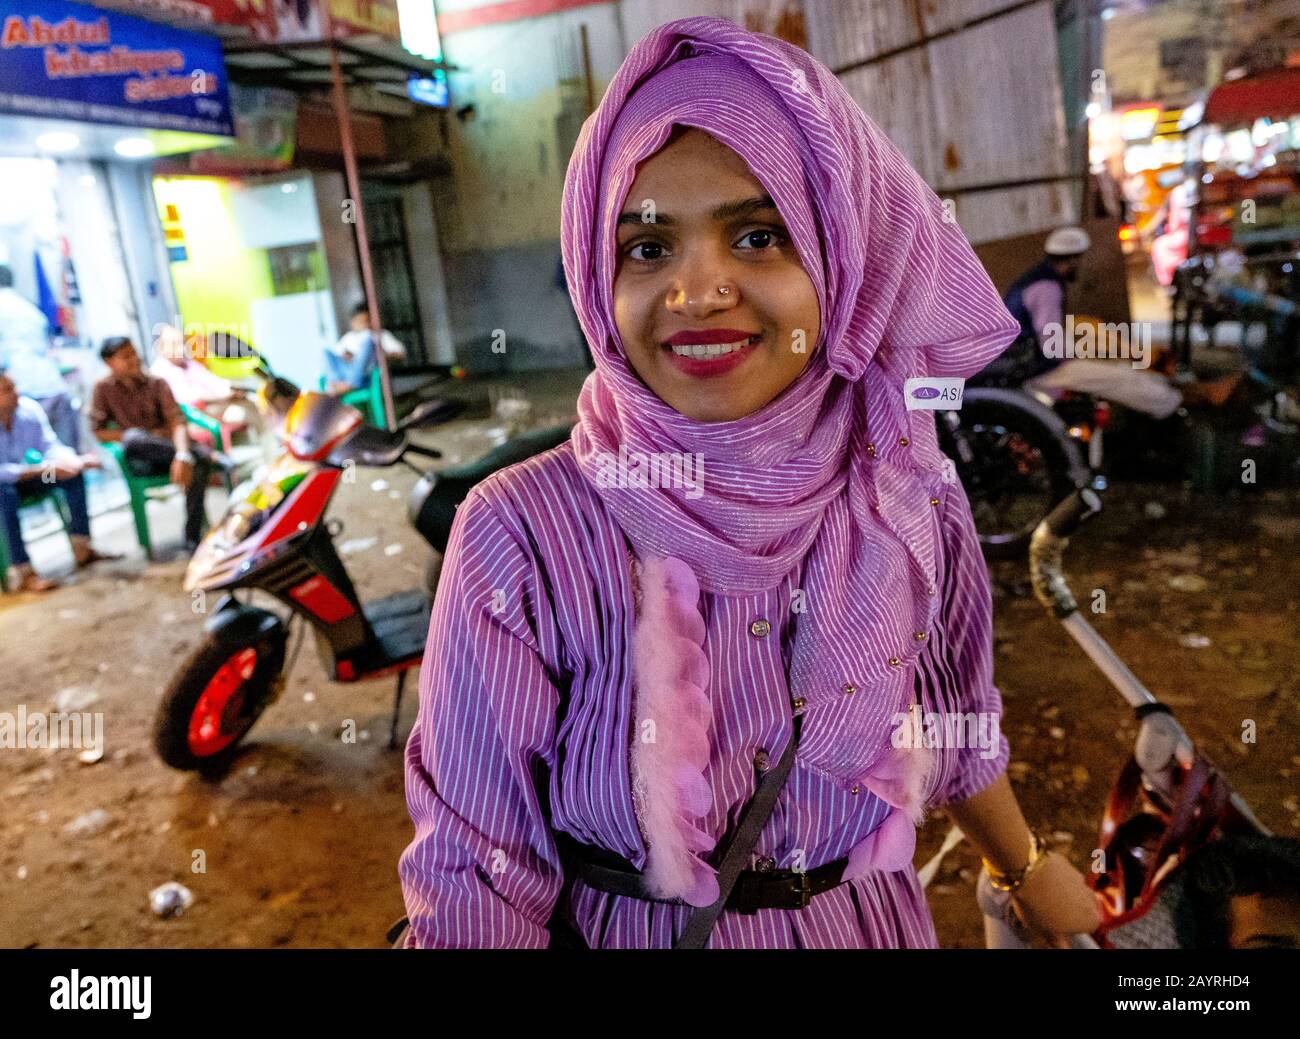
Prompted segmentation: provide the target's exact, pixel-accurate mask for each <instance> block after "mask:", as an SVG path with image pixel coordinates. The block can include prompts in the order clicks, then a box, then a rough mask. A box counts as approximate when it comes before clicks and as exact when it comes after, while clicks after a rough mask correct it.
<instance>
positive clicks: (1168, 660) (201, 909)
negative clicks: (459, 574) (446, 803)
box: [0, 374, 1300, 947]
mask: <svg viewBox="0 0 1300 1039" xmlns="http://www.w3.org/2000/svg"><path fill="white" fill-rule="evenodd" d="M580 377H581V376H580V374H579V375H576V376H571V377H569V378H568V381H565V379H559V380H558V381H555V382H552V383H545V381H544V380H543V382H532V383H530V385H529V392H530V394H536V393H538V392H540V391H542V390H546V389H547V388H548V387H549V389H551V390H554V391H555V395H556V398H557V399H559V398H562V397H563V396H564V394H565V393H569V392H571V390H572V388H573V387H574V386H575V385H576V380H578V379H580ZM569 399H570V400H571V399H572V398H571V397H570V398H569ZM482 410H483V411H486V409H482ZM537 417H538V416H537V415H534V418H537ZM501 432H502V430H501V429H500V423H499V422H497V421H495V420H493V419H491V418H488V419H486V420H472V419H471V420H462V421H458V422H457V423H454V424H452V425H449V426H446V427H441V428H440V429H438V430H436V431H432V432H430V433H428V434H424V435H422V437H421V439H422V440H424V441H425V442H427V443H432V444H436V445H438V446H440V447H443V448H444V449H445V450H447V451H448V452H449V458H451V459H452V460H454V459H456V458H464V459H468V458H470V457H473V456H474V455H475V454H476V453H478V452H479V451H481V450H483V449H485V447H486V446H488V445H489V444H491V443H492V442H493V439H494V436H495V437H499V436H500V435H501ZM414 479H415V477H414V475H413V474H411V473H410V472H409V471H406V470H403V469H401V468H396V469H389V470H383V471H377V470H358V478H357V480H356V481H355V483H353V484H351V485H343V486H341V488H340V490H339V493H338V497H337V499H336V502H335V504H334V506H333V507H332V510H331V514H332V515H333V516H335V517H337V518H338V519H340V520H341V521H342V522H343V524H344V530H343V532H342V533H341V534H340V535H339V538H338V542H339V543H340V544H341V545H343V546H344V549H345V552H346V554H345V560H346V562H347V564H348V565H349V567H350V569H351V570H352V573H353V575H354V578H355V580H356V581H357V584H358V587H359V590H360V591H361V593H362V596H363V598H364V597H371V596H377V595H381V594H385V593H387V592H392V591H398V590H401V589H403V588H408V587H414V586H415V585H416V583H417V582H418V580H419V574H420V570H421V568H422V566H423V564H424V561H425V558H426V555H427V548H426V547H425V546H424V545H423V542H421V541H420V539H419V538H418V536H417V535H415V533H414V532H413V531H412V530H411V529H410V528H409V527H408V526H407V523H406V518H405V499H406V495H407V492H408V490H409V488H410V487H411V485H412V484H413V482H414ZM1150 503H1157V504H1158V505H1159V506H1161V507H1162V508H1163V509H1164V510H1165V514H1164V516H1163V517H1162V518H1159V519H1153V518H1151V517H1150V515H1149V512H1148V510H1149V509H1151V506H1150ZM1298 504H1300V501H1298V500H1297V497H1296V496H1295V495H1283V494H1272V495H1270V494H1266V493H1260V494H1255V495H1252V496H1250V497H1249V498H1246V499H1243V500H1241V501H1227V500H1223V499H1213V500H1211V499H1194V498H1191V497H1187V496H1185V495H1184V494H1183V492H1181V491H1179V490H1176V489H1171V488H1169V487H1143V486H1135V485H1125V486H1120V487H1116V488H1114V489H1113V490H1112V491H1111V492H1110V493H1109V495H1108V496H1107V500H1106V511H1105V512H1104V513H1103V515H1102V516H1101V517H1099V519H1098V520H1097V521H1096V522H1095V523H1094V524H1093V525H1092V526H1090V527H1089V528H1088V529H1087V530H1086V531H1085V532H1084V533H1082V534H1080V535H1079V537H1078V538H1077V539H1076V541H1077V544H1076V546H1075V550H1074V551H1072V552H1071V554H1070V557H1069V570H1070V573H1071V574H1072V576H1073V578H1074V582H1075V587H1076V590H1077V591H1078V592H1080V598H1081V599H1085V601H1089V602H1090V601H1091V597H1092V595H1093V589H1102V590H1104V591H1105V593H1106V612H1105V613H1102V614H1096V615H1093V614H1089V618H1090V619H1091V620H1092V621H1093V623H1094V624H1095V625H1096V626H1097V628H1098V629H1099V630H1100V631H1101V632H1102V633H1103V634H1104V635H1105V637H1106V638H1108V639H1109V640H1110V641H1111V643H1112V645H1113V646H1114V648H1115V649H1116V650H1117V651H1118V652H1119V653H1120V655H1121V656H1122V657H1123V658H1124V659H1125V660H1126V661H1127V662H1128V664H1129V665H1130V667H1132V668H1133V670H1134V671H1135V672H1136V673H1137V674H1138V675H1139V676H1140V677H1142V678H1143V679H1144V680H1145V681H1146V682H1147V683H1148V684H1149V686H1150V687H1151V689H1152V690H1153V691H1154V692H1156V693H1157V694H1158V695H1159V696H1160V697H1161V698H1162V699H1164V700H1166V701H1167V702H1168V703H1170V704H1171V705H1173V706H1174V707H1175V708H1176V710H1177V711H1178V713H1179V715H1180V716H1181V718H1182V719H1183V721H1184V724H1185V725H1186V726H1187V727H1188V729H1189V730H1190V732H1191V733H1192V735H1193V736H1194V738H1196V739H1197V740H1198V741H1199V742H1200V743H1201V744H1202V746H1203V747H1204V748H1205V749H1206V750H1207V752H1208V753H1209V754H1210V755H1211V756H1212V758H1213V759H1215V760H1216V761H1218V762H1219V763H1220V764H1222V765H1223V766H1224V767H1225V768H1226V770H1227V771H1228V773H1229V775H1230V776H1231V778H1232V780H1233V781H1234V783H1235V784H1236V786H1237V788H1238V789H1239V790H1240V791H1241V792H1242V793H1243V795H1244V796H1245V797H1246V799H1247V801H1248V802H1249V803H1250V804H1251V805H1252V807H1253V808H1254V809H1255V810H1256V812H1257V814H1258V815H1259V816H1260V817H1261V818H1262V819H1263V820H1264V822H1266V823H1267V824H1269V825H1270V826H1272V827H1273V828H1274V829H1275V830H1276V831H1277V832H1279V833H1282V834H1288V835H1292V836H1300V805H1298V804H1297V790H1298V789H1300V784H1298V783H1297V778H1296V777H1297V775H1300V713H1298V712H1297V707H1300V666H1298V665H1300V649H1298V648H1297V645H1298V641H1300V640H1298V639H1297V635H1298V631H1297V628H1298V624H1297V621H1298V618H1300V614H1298V610H1300V591H1298V590H1297V589H1300V558H1298V557H1297V552H1296V545H1297V543H1298V542H1300V518H1297V517H1298V515H1300V510H1298V509H1297V505H1298ZM170 507H172V508H173V509H175V508H178V505H173V506H170ZM1151 511H1155V510H1151ZM158 514H159V516H162V510H161V509H160V510H159V513H158ZM158 522H159V526H160V529H164V530H167V529H170V527H168V526H167V524H168V523H170V524H171V526H173V527H175V528H176V530H175V531H174V532H173V534H174V535H177V534H179V513H178V512H177V514H176V515H175V516H170V515H169V516H167V517H164V518H162V519H160V520H159V521H158ZM128 543H129V541H128ZM349 543H351V544H349ZM122 547H125V546H122ZM183 568H184V565H183V563H181V562H179V561H173V562H170V563H161V564H153V565H149V566H146V565H145V564H144V562H143V560H140V559H139V558H138V553H136V556H135V558H132V559H128V560H124V561H123V562H120V563H113V564H100V565H99V567H98V568H96V569H95V570H94V571H92V572H88V573H86V574H82V575H79V576H77V577H75V578H73V579H72V580H71V583H70V584H69V585H68V586H67V587H65V588H63V589H61V590H59V591H57V592H54V593H52V594H49V595H46V596H43V597H39V598H36V597H32V596H16V595H11V596H4V597H0V711H10V712H13V711H16V710H17V708H18V706H19V705H20V704H24V705H26V707H27V709H28V710H29V711H44V710H53V709H54V703H55V697H56V696H57V695H59V694H60V693H62V694H63V696H64V697H65V701H66V699H67V698H73V699H75V698H77V697H80V698H82V699H83V700H87V701H90V702H89V703H88V704H87V705H86V706H84V707H82V708H80V709H83V710H91V711H102V712H103V714H104V716H105V753H104V756H103V758H102V760H100V761H98V762H97V763H93V764H86V763H82V762H81V761H80V760H79V758H78V754H77V751H75V750H68V749H64V750H55V751H46V750H7V751H4V752H2V753H0V946H6V947H14V946H17V947H24V946H44V947H48V946H63V947H68V946H71V947H114V946H159V947H171V946H176V947H250V946H251V947H258V946H324V947H348V946H361V947H366V946H370V947H374V946H378V945H381V944H382V943H383V934H384V931H385V929H386V928H387V927H388V925H389V924H390V923H391V922H392V921H393V920H395V919H396V918H397V917H399V916H400V915H401V914H402V899H401V893H400V890H399V887H398V883H397V877H396V868H395V867H396V861H397V857H398V855H399V853H400V852H401V850H402V848H403V847H404V846H405V844H406V843H407V841H408V840H409V836H410V822H409V819H408V817H407V814H406V808H405V804H404V801H403V797H402V767H401V755H400V752H393V751H389V750H388V749H387V747H386V739H387V731H388V716H389V712H390V709H391V704H392V683H391V681H390V680H381V681H376V682H371V683H366V684H360V685H340V684H335V683H331V682H327V681H325V680H324V678H323V672H322V670H321V668H320V665H319V663H318V662H317V660H316V658H315V655H314V652H313V650H312V647H311V645H310V644H308V645H305V646H304V647H303V651H302V653H301V654H300V655H299V657H298V659H297V662H296V665H295V666H294V668H293V671H292V673H291V674H290V676H289V679H288V683H287V686H286V688H285V690H284V692H283V694H282V696H281V698H280V700H279V701H278V702H277V703H276V704H275V705H273V706H272V707H271V708H270V709H269V710H268V711H267V712H266V714H265V715H263V717H262V718H261V720H260V721H259V722H258V724H257V726H256V728H255V729H254V730H253V732H252V734H251V736H250V739H249V745H248V747H247V750H246V752H245V753H244V754H243V755H242V757H241V758H240V759H239V760H238V761H237V762H236V764H235V765H234V767H233V768H232V769H231V771H230V772H229V774H228V775H227V776H226V777H225V778H224V779H222V780H220V781H219V782H214V781H208V780H204V779H201V778H198V777H196V776H193V775H186V774H179V773H176V772H173V771H171V770H169V769H168V768H166V767H165V766H164V765H162V764H161V763H160V762H159V761H158V760H157V758H156V757H155V756H154V754H153V751H152V749H151V746H150V743H149V737H150V730H151V724H152V717H153V713H154V710H155V706H156V704H157V702H158V699H159V697H160V696H161V694H162V690H163V688H164V686H165V684H166V682H167V680H168V678H169V676H170V673H171V672H172V670H173V669H174V668H175V667H176V665H177V664H178V662H179V661H180V660H181V659H182V658H183V657H184V656H185V655H186V654H188V653H189V652H190V650H191V649H192V648H193V646H194V645H196V643H197V642H198V639H199V637H200V630H201V623H202V620H203V618H202V617H201V616H198V615H196V614H194V613H193V612H192V611H191V599H190V597H189V596H188V595H187V594H186V593H184V592H183V591H182V590H181V586H180V581H181V575H182V573H183ZM1189 578H1190V579H1189ZM1197 578H1198V579H1199V580H1197ZM994 579H995V608H996V612H997V623H996V633H995V638H996V679H997V682H998V685H999V687H1000V688H1001V690H1002V694H1003V697H1004V701H1005V719H1004V730H1005V731H1006V733H1007V735H1008V738H1009V740H1010V742H1011V747H1012V765H1011V769H1010V772H1011V776H1012V781H1013V783H1014V785H1015V789H1016V791H1017V793H1018V795H1019V797H1020V799H1021V803H1022V805H1023V806H1024V809H1025V812H1026V815H1027V816H1028V817H1029V819H1030V822H1031V823H1032V824H1034V825H1036V826H1040V827H1043V828H1045V829H1046V830H1047V831H1049V832H1055V833H1056V838H1057V840H1058V842H1059V844H1060V846H1061V847H1063V848H1064V849H1066V850H1067V851H1068V852H1069V853H1070V855H1071V857H1072V858H1073V860H1074V861H1075V863H1076V864H1077V865H1081V866H1082V865H1084V864H1085V863H1086V860H1087V855H1088V853H1089V852H1090V850H1091V849H1092V847H1093V846H1094V843H1095V841H1096V832H1097V825H1098V821H1099V818H1100V812H1101V809H1102V806H1103V804H1104V801H1105V797H1106V793H1107V791H1108V789H1109V786H1110V784H1111V782H1112V780H1113V778H1114V776H1115V774H1116V772H1117V770H1118V768H1119V766H1120V764H1121V763H1122V761H1123V758H1124V756H1125V754H1126V753H1127V749H1128V748H1129V747H1130V746H1131V743H1132V739H1133V736H1134V733H1135V731H1136V727H1135V725H1134V723H1133V722H1132V721H1131V720H1129V712H1128V711H1127V709H1126V708H1125V707H1124V706H1123V705H1122V703H1121V702H1120V701H1119V699H1118V697H1117V695H1116V694H1115V693H1114V692H1113V691H1112V690H1111V689H1110V687H1109V686H1108V685H1107V684H1106V682H1105V680H1104V679H1103V678H1102V677H1101V676H1100V674H1099V673H1097V672H1096V671H1095V670H1094V669H1093V668H1092V666H1091V665H1090V664H1089V663H1088V661H1087V659H1086V658H1085V657H1084V656H1083V654H1082V652H1081V651H1080V650H1079V649H1078V648H1077V647H1076V646H1075V645H1074V644H1073V642H1072V641H1071V640H1070V639H1069V638H1068V636H1067V635H1066V633H1065V632H1064V630H1063V629H1062V628H1060V627H1059V626H1058V625H1057V624H1056V623H1055V622H1054V621H1052V620H1051V619H1050V618H1048V617H1047V616H1046V615H1045V614H1044V613H1043V611H1042V609H1041V608H1040V607H1039V606H1038V605H1037V603H1036V602H1035V601H1034V600H1033V598H1032V596H1030V595H1029V593H1028V587H1027V583H1026V581H1025V574H1024V573H1023V572H1022V570H1021V568H1019V567H1017V566H1015V565H1011V564H999V565H998V566H996V567H995V568H994ZM1085 597H1086V598H1085ZM1191 636H1200V637H1199V638H1191ZM1180 640H1181V641H1180ZM1207 640H1208V641H1207ZM307 641H308V643H310V641H311V640H310V638H309V639H308V640H307ZM411 688H412V690H413V688H414V685H413V684H412V686H411ZM70 691H71V692H70ZM414 713H415V703H414V695H413V694H412V695H410V696H408V697H407V702H406V704H405V707H404V710H403V715H402V733H403V736H404V735H405V733H406V732H407V731H408V730H409V726H410V724H411V721H412V719H413V717H414ZM348 719H351V720H353V721H355V723H356V728H357V730H358V733H359V739H358V741H357V742H356V743H352V744H347V743H343V742H341V741H340V739H339V732H340V730H341V728H342V726H343V725H344V722H345V720H348ZM1246 719H1253V720H1254V721H1255V722H1256V723H1257V728H1258V742H1257V743H1255V744H1245V743H1243V742H1242V740H1241V732H1242V724H1243V721H1244V720H1246ZM92 813H95V814H92ZM70 824H73V825H71V827H70ZM947 829H948V823H947V821H946V820H945V819H944V818H943V817H942V816H939V815H936V816H935V817H934V818H932V819H931V821H930V822H929V824H928V825H927V827H926V829H925V831H924V833H923V835H922V840H921V847H920V848H919V849H918V855H917V864H918V865H920V864H921V863H922V862H924V861H925V860H926V859H927V858H929V856H930V854H931V853H932V852H933V851H934V850H935V849H936V848H937V846H938V844H939V842H940V840H941V839H942V837H943V835H944V833H945V832H946V831H947ZM198 851H202V852H203V857H204V858H205V859H206V872H204V873H194V872H192V871H191V863H192V862H193V861H194V858H195V853H196V852H198ZM977 870H978V860H977V859H976V857H975V856H974V854H973V853H972V852H971V851H970V849H969V847H968V846H965V845H962V846H959V847H958V848H957V849H956V850H955V851H954V852H952V853H951V854H949V855H948V857H947V859H946V860H945V862H944V865H943V867H942V868H941V869H940V872H939V875H938V877H937V878H936V880H935V882H934V884H933V885H932V886H931V888H930V890H929V896H930V900H931V905H932V907H933V911H934V914H935V918H936V923H937V927H938V931H939V936H940V941H941V943H942V944H944V945H946V946H964V947H971V946H977V945H980V944H982V937H981V933H980V917H979V915H978V911H977V909H976V906H975V902H974V893H973V885H974V879H975V875H976V872H977ZM171 880H175V881H180V882H182V883H184V884H185V885H186V886H187V887H189V888H190V890H191V891H192V892H193V894H194V898H195V901H194V904H193V906H192V907H191V908H190V909H189V910H188V911H187V912H186V913H185V914H184V915H183V916H180V917H173V918H171V919H160V918H158V917H156V916H155V915H153V913H152V912H151V911H150V908H149V898H148V894H149V891H150V890H151V889H153V888H155V887H156V886H158V885H160V884H162V883H164V882H166V881H171Z"/></svg>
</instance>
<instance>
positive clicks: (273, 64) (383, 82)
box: [225, 34, 455, 98]
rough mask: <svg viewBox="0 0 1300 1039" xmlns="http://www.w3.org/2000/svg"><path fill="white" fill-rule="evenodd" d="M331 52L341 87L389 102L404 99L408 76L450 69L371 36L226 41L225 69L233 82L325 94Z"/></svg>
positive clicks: (442, 63) (391, 41)
mask: <svg viewBox="0 0 1300 1039" xmlns="http://www.w3.org/2000/svg"><path fill="white" fill-rule="evenodd" d="M331 47H332V48H333V49H334V50H335V51H337V52H338V56H339V66H340V68H341V71H342V73H343V81H344V84H345V85H347V86H369V87H372V88H373V89H374V90H376V91H378V92H380V93H384V94H391V95H393V96H394V97H402V98H404V97H406V96H407V94H406V82H407V80H409V79H410V78H411V77H412V76H419V77H422V78H428V77H430V76H432V75H433V73H434V71H435V70H437V69H454V68H455V66H452V65H448V64H446V63H445V62H441V61H430V60H428V59H426V58H421V57H418V56H416V55H414V54H412V53H411V52H410V51H408V50H406V49H405V48H404V47H403V46H402V45H401V44H400V43H398V42H396V41H395V40H390V39H387V38H385V37H383V36H377V35H373V34H372V35H365V36H348V37H343V38H340V39H334V40H299V41H294V42H262V41H257V40H248V41H242V40H232V39H227V40H226V43H225V52H226V69H227V70H228V72H229V74H230V78H231V79H232V80H234V81H235V82H236V83H243V84H246V85H248V86H274V87H281V88H283V89H286V90H296V91H298V92H306V91H316V90H325V89H328V88H329V86H330V82H331V80H330V49H331Z"/></svg>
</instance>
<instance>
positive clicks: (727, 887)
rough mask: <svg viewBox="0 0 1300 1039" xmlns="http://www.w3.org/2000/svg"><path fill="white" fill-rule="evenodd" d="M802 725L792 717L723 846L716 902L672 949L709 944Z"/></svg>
mask: <svg viewBox="0 0 1300 1039" xmlns="http://www.w3.org/2000/svg"><path fill="white" fill-rule="evenodd" d="M802 725H803V716H802V715H795V719H794V731H793V733H792V734H791V736H790V742H789V743H787V744H786V746H785V750H784V751H783V752H782V754H781V759H780V760H779V761H778V762H777V763H776V767H775V768H773V769H772V770H771V771H769V772H767V773H766V774H764V776H763V778H762V779H761V780H760V781H759V784H758V789H757V790H755V791H754V796H753V797H752V798H750V800H749V804H747V805H745V810H744V813H743V814H742V815H741V817H740V824H739V825H738V826H737V827H736V829H735V830H734V831H733V832H732V834H731V835H730V837H729V838H728V840H727V842H726V850H725V851H724V852H723V855H722V863H721V864H720V865H719V866H718V899H717V901H716V902H714V903H713V904H712V905H708V906H700V907H697V908H696V909H695V910H694V911H693V912H692V913H691V915H690V916H689V917H688V918H687V920H686V926H685V927H684V928H683V929H682V933H681V934H680V935H679V936H678V938H677V941H676V943H675V944H674V945H673V948H674V949H703V948H704V946H705V943H707V942H708V940H709V935H710V934H712V933H713V925H714V924H715V923H717V921H718V917H719V916H721V915H722V909H723V906H725V905H726V904H727V899H728V898H729V897H730V896H731V889H732V888H733V887H735V886H736V878H737V877H739V876H740V872H741V870H743V869H744V868H745V867H746V865H747V864H748V863H749V857H750V855H751V854H752V853H753V851H754V845H755V844H757V843H758V836H759V834H761V833H762V832H763V827H764V826H766V825H767V821H768V819H770V818H771V817H772V810H773V809H774V808H775V807H776V799H777V796H778V795H779V794H780V793H781V788H782V787H784V786H785V781H786V780H787V779H788V778H789V776H790V769H791V768H792V767H793V766H794V752H795V748H797V747H798V746H799V730H800V728H801V726H802Z"/></svg>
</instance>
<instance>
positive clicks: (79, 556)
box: [0, 373, 119, 592]
mask: <svg viewBox="0 0 1300 1039" xmlns="http://www.w3.org/2000/svg"><path fill="white" fill-rule="evenodd" d="M98 467H99V459H98V458H97V457H95V456H94V455H78V454H77V452H76V451H74V450H72V448H70V447H68V446H67V445H66V444H64V443H61V442H60V441H59V439H58V437H56V436H55V435H54V431H53V430H52V429H51V428H50V422H49V419H47V418H46V416H45V411H44V410H43V409H42V408H41V406H40V405H39V404H38V403H36V401H34V400H32V399H31V398H30V397H20V396H19V395H18V390H17V388H16V387H15V386H14V381H13V380H12V379H11V378H9V377H8V376H7V375H5V374H3V373H0V519H3V523H4V529H3V534H0V536H3V537H4V538H5V539H6V540H7V541H8V544H9V557H10V559H11V560H12V561H13V568H14V571H15V578H16V580H15V584H17V586H18V587H19V588H20V589H22V590H23V591H25V592H46V591H49V590H50V589H51V588H57V587H58V586H59V582H58V581H50V580H46V579H44V578H41V577H38V576H37V575H36V573H35V572H34V571H33V570H32V564H31V559H30V557H28V555H27V546H26V545H24V544H23V531H22V526H21V525H20V524H19V522H18V503H19V501H20V500H21V497H22V495H23V494H24V492H25V491H27V490H28V488H30V489H32V490H39V489H41V488H42V487H49V486H54V487H57V488H58V489H59V490H60V491H61V492H62V493H63V497H64V498H65V499H66V500H67V503H68V512H69V513H71V516H72V522H71V524H70V528H71V529H70V530H69V534H71V535H72V554H73V557H74V558H75V559H76V561H77V567H78V568H81V567H84V566H89V565H90V564H91V563H94V562H96V561H97V560H100V559H117V558H119V557H117V556H113V555H108V554H106V553H103V552H96V551H95V549H94V548H93V547H92V546H91V544H90V515H89V513H88V512H87V511H86V481H85V480H84V479H83V478H82V475H81V473H82V470H83V469H97V468H98ZM51 480H52V481H53V482H52V483H51Z"/></svg>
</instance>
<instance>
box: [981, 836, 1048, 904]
mask: <svg viewBox="0 0 1300 1039" xmlns="http://www.w3.org/2000/svg"><path fill="white" fill-rule="evenodd" d="M1047 852H1048V849H1047V844H1046V842H1045V841H1043V840H1042V838H1040V837H1039V836H1038V834H1036V833H1035V832H1034V831H1033V830H1030V831H1029V861H1028V862H1027V863H1025V865H1024V866H1023V867H1021V868H1020V869H1013V870H1000V869H998V868H997V867H996V866H994V865H993V863H991V862H989V860H988V859H984V860H983V862H984V869H985V871H986V872H987V873H988V875H989V883H990V884H991V885H992V886H993V889H994V890H995V891H1016V890H1018V889H1019V888H1020V886H1021V885H1022V884H1024V882H1025V881H1026V880H1028V879H1029V875H1030V874H1031V873H1032V872H1033V871H1034V870H1035V869H1037V868H1038V866H1039V864H1040V863H1041V862H1042V861H1043V860H1044V859H1045V858H1046V857H1047Z"/></svg>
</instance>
